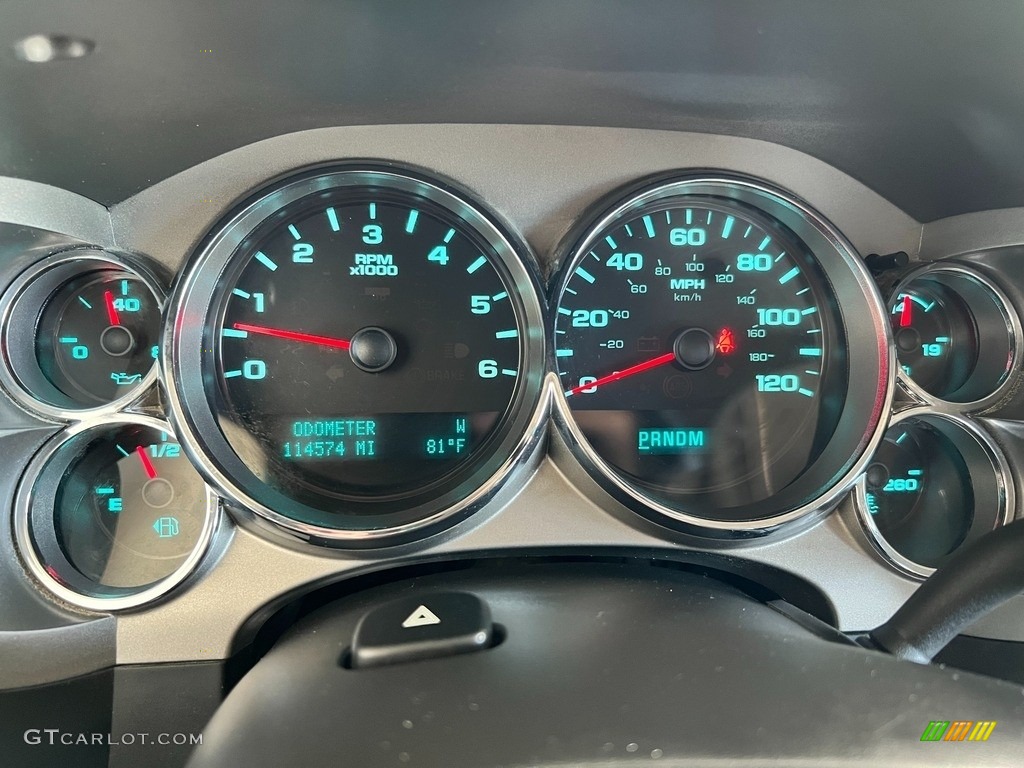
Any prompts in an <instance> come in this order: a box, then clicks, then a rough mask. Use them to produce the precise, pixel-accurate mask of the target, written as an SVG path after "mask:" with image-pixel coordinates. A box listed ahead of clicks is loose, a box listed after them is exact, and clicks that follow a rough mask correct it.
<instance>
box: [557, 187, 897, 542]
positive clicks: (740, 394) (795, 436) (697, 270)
mask: <svg viewBox="0 0 1024 768" xmlns="http://www.w3.org/2000/svg"><path fill="white" fill-rule="evenodd" d="M817 222H818V220H817V219H816V217H815V218H812V214H811V213H810V212H809V211H800V210H799V209H797V208H796V207H795V205H794V204H792V203H790V202H787V201H784V200H782V199H781V198H780V197H778V196H777V195H776V194H775V193H773V192H771V191H769V190H766V189H763V188H760V187H758V186H755V185H753V184H750V183H743V182H725V181H722V182H716V181H712V180H689V181H683V182H674V183H669V184H667V185H663V186H659V187H656V188H654V189H653V190H647V191H645V192H642V193H640V194H639V195H638V196H634V197H632V198H630V199H628V200H627V201H626V202H625V203H621V204H619V205H618V206H617V207H616V208H615V209H614V210H613V211H612V212H611V213H610V214H608V215H607V216H605V217H604V218H603V219H602V220H601V221H600V222H599V223H598V224H597V225H596V226H594V227H593V228H592V229H590V230H589V231H588V232H587V234H585V235H584V237H583V238H582V240H581V243H580V245H579V246H578V247H577V248H576V249H575V251H574V252H573V254H572V257H571V259H570V260H568V262H567V264H566V266H565V268H564V273H563V275H562V278H561V280H560V281H559V286H558V295H557V311H556V313H555V320H554V336H555V360H556V364H557V368H558V371H557V372H558V375H559V381H560V384H561V389H562V394H563V397H564V400H563V403H564V407H565V409H567V410H568V411H570V412H571V421H569V422H568V426H569V427H570V428H571V430H573V431H574V432H575V433H576V434H575V435H574V436H573V437H574V440H573V442H576V443H578V444H579V445H580V446H581V449H582V452H583V453H584V457H585V458H587V459H588V460H589V463H590V464H592V466H593V467H594V468H595V469H596V470H597V471H598V473H599V475H600V476H601V478H602V479H605V480H611V486H612V489H613V490H618V491H619V492H620V495H624V496H626V497H628V498H631V499H633V500H640V501H642V502H643V505H644V507H645V508H648V509H649V508H652V507H653V508H655V509H657V510H658V511H659V512H662V513H665V515H667V516H668V517H669V518H674V519H676V520H678V521H687V520H690V519H697V520H699V521H700V524H701V525H702V526H703V527H708V525H709V523H710V527H728V528H744V527H765V526H768V525H771V524H773V523H776V522H778V519H779V518H780V517H788V516H793V515H794V514H795V513H797V512H800V513H802V512H807V511H810V509H811V507H809V505H815V504H818V505H821V504H822V497H823V496H825V495H827V494H828V493H829V492H830V491H831V490H832V489H833V488H834V487H835V486H836V483H837V481H840V482H845V483H848V482H849V480H850V479H852V475H849V472H850V468H851V466H852V464H856V463H859V462H860V461H861V457H862V455H863V454H862V450H863V445H864V444H865V443H866V441H868V440H870V439H873V436H874V433H875V432H876V431H877V426H878V424H879V416H880V414H881V413H882V412H883V410H884V408H883V406H884V403H885V402H886V400H887V398H888V396H889V395H888V390H889V389H890V387H889V383H890V382H889V374H888V365H887V358H888V353H887V350H886V349H885V340H886V336H885V329H884V322H883V321H884V314H883V312H884V309H883V307H882V306H881V304H880V302H879V301H878V298H877V296H876V295H875V294H874V293H872V292H871V289H870V287H869V283H868V280H867V278H866V275H865V274H864V272H863V268H862V267H861V265H860V264H859V262H858V261H857V260H856V259H855V258H853V257H852V255H851V254H850V252H849V251H848V250H847V249H846V248H845V247H843V246H841V245H840V243H841V241H839V240H838V238H837V237H836V236H835V235H834V234H833V233H831V232H829V231H828V230H827V229H825V227H824V225H823V224H820V225H819V224H818V223H817ZM851 317H858V318H860V319H859V320H858V321H857V325H859V326H860V327H859V328H856V327H854V325H853V324H852V323H851V322H849V320H848V318H851ZM851 378H856V379H857V384H856V385H852V384H851ZM865 390H866V391H867V394H866V396H865V395H864V394H863V393H864V392H865ZM874 439H877V438H874ZM840 445H842V446H845V449H843V450H836V447H837V446H840ZM851 457H853V458H852V459H851ZM844 475H849V477H847V478H846V479H845V480H844Z"/></svg>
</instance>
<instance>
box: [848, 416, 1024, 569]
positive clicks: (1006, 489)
mask: <svg viewBox="0 0 1024 768" xmlns="http://www.w3.org/2000/svg"><path fill="white" fill-rule="evenodd" d="M908 419H917V420H922V421H925V422H926V423H927V422H932V423H934V422H936V421H940V422H944V423H945V424H946V425H948V426H949V428H950V429H951V431H952V434H951V433H950V432H945V431H944V433H943V434H945V435H946V437H948V438H949V439H950V440H951V441H952V442H953V443H954V444H955V445H956V447H957V450H961V453H962V449H961V445H962V443H961V442H960V441H962V440H963V441H970V443H969V444H968V446H969V448H968V449H969V450H971V452H972V453H974V454H975V457H978V456H983V457H984V460H985V461H987V463H988V464H987V466H985V467H983V468H979V467H976V466H974V465H975V464H976V463H977V462H976V461H975V462H970V461H969V457H967V456H964V460H965V461H968V470H969V472H970V474H971V480H972V483H974V484H975V486H981V488H982V490H983V491H986V492H987V495H988V496H989V498H988V499H986V500H985V501H984V502H981V504H982V505H984V504H986V503H987V504H990V505H991V504H992V503H993V502H994V503H995V506H996V512H995V514H994V516H988V517H986V518H984V519H981V520H979V518H978V517H977V516H975V518H974V520H973V522H972V523H971V528H970V531H969V532H968V534H967V538H966V539H965V541H964V542H963V543H961V544H960V545H959V546H960V547H963V546H964V545H965V544H966V543H968V542H970V541H973V540H974V539H976V538H977V537H978V536H981V535H983V534H985V533H987V532H989V531H992V530H995V529H996V528H999V527H1000V526H1002V525H1005V524H1006V523H1008V522H1009V521H1010V520H1011V519H1012V518H1013V510H1014V508H1015V497H1016V491H1015V487H1014V483H1013V475H1012V473H1011V470H1010V464H1009V462H1008V461H1007V459H1006V456H1005V455H1004V454H1003V451H1002V449H1001V448H1000V447H999V445H998V444H997V443H996V442H995V440H994V439H993V438H992V436H991V435H989V434H988V432H986V431H985V430H984V429H983V428H982V427H980V426H979V425H978V424H977V423H976V422H975V421H974V420H972V419H970V418H967V417H965V416H960V415H957V414H953V413H943V412H941V411H936V410H935V409H934V408H931V407H929V406H914V407H911V408H907V409H905V410H902V411H899V412H898V413H896V414H895V415H894V416H893V418H892V420H891V421H890V423H889V429H891V428H893V427H895V426H897V425H899V424H900V423H901V422H903V421H906V420H908ZM886 431H888V429H887V430H886ZM953 434H955V435H957V439H954V438H953ZM974 449H976V450H974ZM989 471H991V476H988V475H987V474H986V476H984V477H979V474H978V473H980V472H985V473H988V472H989ZM853 499H854V507H855V508H856V512H857V519H858V520H859V521H860V525H861V528H862V529H863V530H864V532H865V533H866V534H867V538H868V541H870V543H871V548H872V549H873V551H874V552H875V554H876V555H878V556H879V557H880V558H881V560H882V561H883V562H885V563H886V564H887V565H889V566H891V567H892V568H894V569H895V570H897V571H899V572H900V573H902V574H903V575H905V576H910V577H912V578H914V579H917V580H920V581H923V580H924V579H927V578H928V577H929V576H931V575H932V574H933V573H935V571H936V569H935V568H930V567H928V566H925V565H922V564H921V563H917V562H914V561H913V560H911V559H910V558H908V557H906V556H905V555H903V554H901V553H900V552H899V551H898V550H897V549H895V548H894V547H893V546H892V545H891V544H890V543H889V542H888V541H887V540H886V538H885V536H883V535H882V532H881V531H880V530H879V529H878V526H877V525H876V524H875V521H874V517H873V516H872V515H871V513H870V512H869V511H868V500H867V479H866V477H865V476H861V477H860V478H859V479H858V481H857V485H856V488H855V490H854V494H853ZM986 521H989V522H990V524H989V523H987V522H986ZM954 551H955V550H954Z"/></svg>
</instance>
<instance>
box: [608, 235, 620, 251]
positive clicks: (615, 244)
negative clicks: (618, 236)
mask: <svg viewBox="0 0 1024 768" xmlns="http://www.w3.org/2000/svg"><path fill="white" fill-rule="evenodd" d="M604 241H605V242H606V243H608V245H610V246H611V247H612V248H618V247H619V244H618V243H616V242H615V240H614V239H613V238H612V236H611V235H608V237H606V238H605V239H604Z"/></svg>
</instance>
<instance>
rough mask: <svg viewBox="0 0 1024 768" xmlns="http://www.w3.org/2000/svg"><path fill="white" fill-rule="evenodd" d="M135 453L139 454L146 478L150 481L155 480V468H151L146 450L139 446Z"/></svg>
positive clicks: (151, 464) (151, 463)
mask: <svg viewBox="0 0 1024 768" xmlns="http://www.w3.org/2000/svg"><path fill="white" fill-rule="evenodd" d="M135 452H136V453H137V454H139V459H141V460H142V467H143V469H145V470H146V477H148V478H149V479H150V480H154V479H155V478H156V467H154V466H153V462H152V461H151V460H150V458H149V454H148V453H146V449H145V448H143V447H142V446H141V445H140V446H138V447H136V449H135Z"/></svg>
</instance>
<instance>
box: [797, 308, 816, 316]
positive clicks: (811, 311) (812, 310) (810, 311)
mask: <svg viewBox="0 0 1024 768" xmlns="http://www.w3.org/2000/svg"><path fill="white" fill-rule="evenodd" d="M817 311H818V308H817V307H808V308H807V309H805V310H802V311H801V312H800V314H801V315H813V314H814V313H815V312H817Z"/></svg>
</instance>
